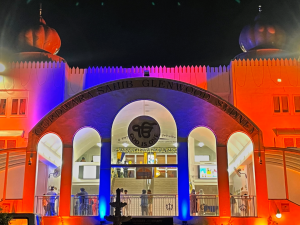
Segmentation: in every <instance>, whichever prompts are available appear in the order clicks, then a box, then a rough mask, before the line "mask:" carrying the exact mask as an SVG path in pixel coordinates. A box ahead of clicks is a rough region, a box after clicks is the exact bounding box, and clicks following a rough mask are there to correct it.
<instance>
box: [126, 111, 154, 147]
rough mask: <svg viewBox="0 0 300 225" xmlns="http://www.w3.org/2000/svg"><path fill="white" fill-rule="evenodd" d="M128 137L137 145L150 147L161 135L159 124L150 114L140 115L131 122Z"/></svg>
mask: <svg viewBox="0 0 300 225" xmlns="http://www.w3.org/2000/svg"><path fill="white" fill-rule="evenodd" d="M128 137H129V140H130V141H131V142H132V143H133V144H134V145H135V146H137V147H140V148H149V147H151V146H153V145H155V144H156V142H157V141H158V139H159V137H160V127H159V124H158V122H157V121H156V120H155V119H153V118H152V117H150V116H138V117H136V118H135V119H134V120H132V121H131V123H130V124H129V127H128Z"/></svg>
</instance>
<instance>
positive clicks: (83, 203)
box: [71, 195, 99, 216]
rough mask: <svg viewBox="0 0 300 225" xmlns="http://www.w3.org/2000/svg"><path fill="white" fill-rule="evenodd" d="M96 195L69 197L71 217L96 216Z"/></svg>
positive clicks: (97, 201)
mask: <svg viewBox="0 0 300 225" xmlns="http://www.w3.org/2000/svg"><path fill="white" fill-rule="evenodd" d="M98 203H99V196H98V195H83V196H76V195H75V196H74V195H72V196H71V204H72V206H73V207H72V208H71V215H72V216H98V214H99V213H98V207H99V204H98Z"/></svg>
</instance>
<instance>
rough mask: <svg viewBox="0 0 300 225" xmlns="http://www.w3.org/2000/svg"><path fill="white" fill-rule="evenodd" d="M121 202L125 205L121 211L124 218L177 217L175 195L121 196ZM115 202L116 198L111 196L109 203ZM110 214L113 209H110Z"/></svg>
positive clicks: (112, 212)
mask: <svg viewBox="0 0 300 225" xmlns="http://www.w3.org/2000/svg"><path fill="white" fill-rule="evenodd" d="M120 200H121V202H126V203H127V205H126V206H125V207H123V209H122V215H124V216H148V217H149V216H177V215H178V212H177V205H178V203H177V195H163V194H161V195H159V194H151V195H150V194H142V195H137V194H135V195H121V198H120ZM115 201H116V196H115V195H111V202H115ZM110 214H111V215H113V214H114V208H113V207H110Z"/></svg>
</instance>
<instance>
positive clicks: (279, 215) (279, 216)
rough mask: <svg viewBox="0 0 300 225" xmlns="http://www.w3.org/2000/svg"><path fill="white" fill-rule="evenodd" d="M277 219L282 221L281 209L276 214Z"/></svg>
mask: <svg viewBox="0 0 300 225" xmlns="http://www.w3.org/2000/svg"><path fill="white" fill-rule="evenodd" d="M276 217H277V218H278V219H280V218H281V213H280V211H279V209H277V212H276Z"/></svg>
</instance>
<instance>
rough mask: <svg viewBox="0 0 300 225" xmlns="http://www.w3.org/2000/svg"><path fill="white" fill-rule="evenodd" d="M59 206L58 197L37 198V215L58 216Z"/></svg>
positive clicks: (44, 196) (43, 196)
mask: <svg viewBox="0 0 300 225" xmlns="http://www.w3.org/2000/svg"><path fill="white" fill-rule="evenodd" d="M58 206H59V196H58V195H42V196H35V213H37V214H39V215H42V216H57V215H58Z"/></svg>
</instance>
